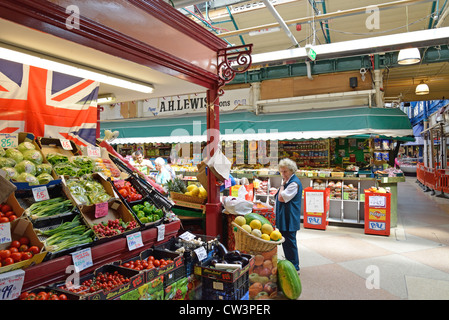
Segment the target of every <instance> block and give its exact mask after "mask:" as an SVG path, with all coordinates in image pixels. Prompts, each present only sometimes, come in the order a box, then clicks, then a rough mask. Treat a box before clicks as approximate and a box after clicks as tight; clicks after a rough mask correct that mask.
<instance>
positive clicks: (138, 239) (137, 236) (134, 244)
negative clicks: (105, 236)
mask: <svg viewBox="0 0 449 320" xmlns="http://www.w3.org/2000/svg"><path fill="white" fill-rule="evenodd" d="M126 242H127V243H128V250H129V251H132V250H134V249H137V248H140V247H143V242H142V233H141V232H140V231H139V232H136V233H132V234H129V235H127V236H126Z"/></svg>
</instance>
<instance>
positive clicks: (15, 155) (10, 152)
mask: <svg viewBox="0 0 449 320" xmlns="http://www.w3.org/2000/svg"><path fill="white" fill-rule="evenodd" d="M5 153H6V157H7V158H11V159H13V160H14V161H15V162H16V163H19V162H20V161H22V160H23V154H22V152H20V151H19V150H17V149H16V148H9V149H6V152H5Z"/></svg>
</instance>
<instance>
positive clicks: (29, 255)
mask: <svg viewBox="0 0 449 320" xmlns="http://www.w3.org/2000/svg"><path fill="white" fill-rule="evenodd" d="M21 254H22V260H28V259H31V258H32V257H33V254H32V253H31V252H22V253H21Z"/></svg>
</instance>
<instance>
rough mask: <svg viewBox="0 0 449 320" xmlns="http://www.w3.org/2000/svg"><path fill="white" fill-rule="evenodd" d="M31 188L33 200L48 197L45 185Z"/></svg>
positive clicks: (46, 198) (37, 200)
mask: <svg viewBox="0 0 449 320" xmlns="http://www.w3.org/2000/svg"><path fill="white" fill-rule="evenodd" d="M31 190H32V191H33V197H34V201H36V202H39V201H43V200H48V199H50V196H49V195H48V190H47V187H46V186H41V187H37V188H33V189H31Z"/></svg>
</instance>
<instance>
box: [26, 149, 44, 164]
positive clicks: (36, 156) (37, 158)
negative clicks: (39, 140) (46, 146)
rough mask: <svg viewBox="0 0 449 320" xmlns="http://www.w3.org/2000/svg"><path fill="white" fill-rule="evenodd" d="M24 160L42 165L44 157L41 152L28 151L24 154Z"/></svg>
mask: <svg viewBox="0 0 449 320" xmlns="http://www.w3.org/2000/svg"><path fill="white" fill-rule="evenodd" d="M23 160H29V161H31V162H34V163H35V164H41V163H42V161H43V160H44V157H43V156H42V153H41V152H40V151H39V150H26V151H24V152H23Z"/></svg>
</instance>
